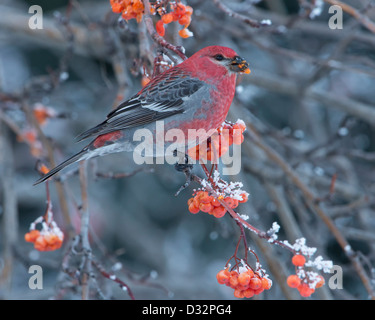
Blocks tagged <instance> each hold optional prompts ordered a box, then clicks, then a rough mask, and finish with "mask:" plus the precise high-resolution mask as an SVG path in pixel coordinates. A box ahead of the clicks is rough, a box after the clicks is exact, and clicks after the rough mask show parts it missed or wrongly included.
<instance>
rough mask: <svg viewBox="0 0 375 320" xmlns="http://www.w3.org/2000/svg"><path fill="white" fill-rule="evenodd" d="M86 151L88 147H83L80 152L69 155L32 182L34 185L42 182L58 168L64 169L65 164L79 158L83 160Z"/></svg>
mask: <svg viewBox="0 0 375 320" xmlns="http://www.w3.org/2000/svg"><path fill="white" fill-rule="evenodd" d="M87 152H88V148H87V147H86V148H83V149H82V150H81V151H80V152H78V153H77V154H75V155H74V156H72V157H70V158H69V159H67V160H65V161H64V162H62V163H60V164H59V165H58V166H57V167H55V168H53V169H51V170H50V171H49V172H48V173H46V174H45V175H44V176H43V177H41V178H40V179H38V180H37V181H35V183H34V186H35V185H37V184H39V183H41V182H44V181H46V180H47V179H49V178H50V177H52V176H53V175H55V174H56V173H58V172H59V171H60V170H62V169H64V168H65V167H66V166H68V165H70V164H72V163H74V162H77V161H79V160H83V159H85V157H84V155H85V154H86V153H87Z"/></svg>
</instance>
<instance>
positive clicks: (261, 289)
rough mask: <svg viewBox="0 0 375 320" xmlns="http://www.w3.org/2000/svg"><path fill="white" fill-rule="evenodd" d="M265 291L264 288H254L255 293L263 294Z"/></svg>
mask: <svg viewBox="0 0 375 320" xmlns="http://www.w3.org/2000/svg"><path fill="white" fill-rule="evenodd" d="M263 291H264V289H263V288H262V287H260V288H259V289H256V290H254V294H261V293H262V292H263Z"/></svg>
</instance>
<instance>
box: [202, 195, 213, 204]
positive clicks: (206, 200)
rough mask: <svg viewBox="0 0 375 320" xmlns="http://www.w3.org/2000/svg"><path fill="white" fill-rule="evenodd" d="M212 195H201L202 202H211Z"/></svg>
mask: <svg viewBox="0 0 375 320" xmlns="http://www.w3.org/2000/svg"><path fill="white" fill-rule="evenodd" d="M212 198H213V197H212V196H207V197H201V198H200V202H201V203H206V204H208V203H209V204H211V201H212Z"/></svg>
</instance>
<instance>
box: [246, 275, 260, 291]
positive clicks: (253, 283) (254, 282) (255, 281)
mask: <svg viewBox="0 0 375 320" xmlns="http://www.w3.org/2000/svg"><path fill="white" fill-rule="evenodd" d="M260 287H262V281H261V280H260V279H259V278H258V277H256V276H254V277H252V278H251V279H250V282H249V288H251V289H253V290H257V289H259V288H260Z"/></svg>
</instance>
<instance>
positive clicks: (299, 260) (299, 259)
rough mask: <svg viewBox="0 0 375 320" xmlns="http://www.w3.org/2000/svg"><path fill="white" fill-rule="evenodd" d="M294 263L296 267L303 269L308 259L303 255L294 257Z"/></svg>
mask: <svg viewBox="0 0 375 320" xmlns="http://www.w3.org/2000/svg"><path fill="white" fill-rule="evenodd" d="M292 263H293V264H294V265H295V266H296V267H302V266H304V265H305V263H306V258H305V257H304V256H303V255H302V254H296V255H294V256H293V258H292Z"/></svg>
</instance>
